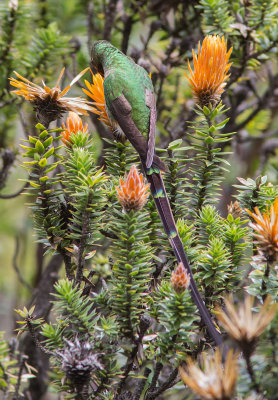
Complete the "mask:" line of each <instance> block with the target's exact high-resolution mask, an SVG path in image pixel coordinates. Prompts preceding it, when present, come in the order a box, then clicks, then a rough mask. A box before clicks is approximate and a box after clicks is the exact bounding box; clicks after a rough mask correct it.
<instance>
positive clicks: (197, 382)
mask: <svg viewBox="0 0 278 400" xmlns="http://www.w3.org/2000/svg"><path fill="white" fill-rule="evenodd" d="M203 361H204V368H203V369H201V368H199V367H198V365H196V364H195V363H194V362H193V361H192V359H191V358H190V357H189V358H188V361H187V366H186V370H185V369H183V368H182V367H179V373H180V376H181V379H182V381H183V382H184V383H185V384H186V385H187V386H188V387H189V388H190V389H191V390H192V391H193V392H195V393H196V394H197V395H198V396H200V397H201V398H202V399H207V400H229V399H231V400H232V399H233V398H234V397H233V394H234V390H235V385H236V381H237V373H238V371H237V355H235V354H234V353H233V350H229V352H228V354H227V357H226V361H225V363H224V364H222V354H221V352H220V350H219V349H218V348H217V349H216V350H215V353H214V355H213V356H209V357H208V356H207V355H206V354H204V353H203Z"/></svg>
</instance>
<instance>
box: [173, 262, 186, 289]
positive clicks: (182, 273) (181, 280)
mask: <svg viewBox="0 0 278 400" xmlns="http://www.w3.org/2000/svg"><path fill="white" fill-rule="evenodd" d="M171 283H172V286H173V288H174V290H175V291H176V292H177V293H180V292H184V291H185V290H186V289H187V288H188V286H189V284H190V275H189V274H188V273H187V272H186V269H185V268H184V265H183V263H182V262H180V263H179V265H178V266H177V269H176V271H175V272H172V277H171Z"/></svg>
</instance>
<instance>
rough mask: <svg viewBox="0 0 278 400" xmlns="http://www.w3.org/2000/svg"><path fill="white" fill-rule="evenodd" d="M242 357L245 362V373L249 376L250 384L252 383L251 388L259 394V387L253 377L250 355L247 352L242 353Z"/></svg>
mask: <svg viewBox="0 0 278 400" xmlns="http://www.w3.org/2000/svg"><path fill="white" fill-rule="evenodd" d="M243 356H244V358H245V362H246V367H247V371H248V374H249V376H250V379H251V382H252V386H253V387H254V389H255V390H256V392H257V393H258V394H259V393H260V392H261V391H260V386H259V384H258V382H257V380H256V376H255V372H254V369H253V366H252V363H251V357H250V356H251V354H250V352H249V351H247V352H245V351H243Z"/></svg>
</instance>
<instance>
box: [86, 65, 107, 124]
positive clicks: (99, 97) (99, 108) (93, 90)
mask: <svg viewBox="0 0 278 400" xmlns="http://www.w3.org/2000/svg"><path fill="white" fill-rule="evenodd" d="M91 74H92V78H93V83H90V82H88V81H87V80H85V85H86V86H87V88H88V89H89V91H88V90H86V89H82V90H83V92H84V93H86V95H87V96H89V97H91V99H93V100H94V101H93V103H92V104H93V105H94V106H95V107H96V108H95V109H94V111H93V112H94V113H95V114H97V115H99V120H100V121H102V122H103V123H104V124H105V125H107V126H109V128H111V129H113V126H112V124H111V122H110V119H109V117H108V115H107V112H106V106H105V96H104V89H103V82H104V79H103V77H102V76H101V75H100V74H96V75H94V74H93V73H92V71H91Z"/></svg>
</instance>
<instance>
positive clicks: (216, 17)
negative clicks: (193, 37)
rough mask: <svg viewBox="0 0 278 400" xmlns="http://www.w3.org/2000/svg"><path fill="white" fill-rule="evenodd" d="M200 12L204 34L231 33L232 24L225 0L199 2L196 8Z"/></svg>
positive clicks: (203, 0)
mask: <svg viewBox="0 0 278 400" xmlns="http://www.w3.org/2000/svg"><path fill="white" fill-rule="evenodd" d="M197 7H198V8H200V9H201V10H202V23H203V26H204V27H205V33H206V34H218V35H221V34H226V33H230V32H231V28H230V25H231V24H232V23H233V22H234V18H233V17H232V15H231V12H230V7H229V1H227V0H201V1H200V5H198V6H197Z"/></svg>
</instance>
